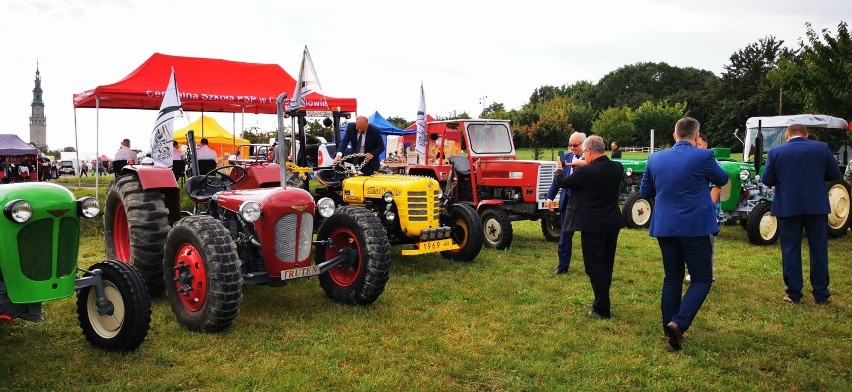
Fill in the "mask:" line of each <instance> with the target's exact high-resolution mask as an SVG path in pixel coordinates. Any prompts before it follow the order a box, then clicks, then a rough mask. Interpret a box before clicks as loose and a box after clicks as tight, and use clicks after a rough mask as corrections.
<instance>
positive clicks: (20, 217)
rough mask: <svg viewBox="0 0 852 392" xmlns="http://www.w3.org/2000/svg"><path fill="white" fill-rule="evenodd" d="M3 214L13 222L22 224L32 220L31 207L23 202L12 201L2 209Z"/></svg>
mask: <svg viewBox="0 0 852 392" xmlns="http://www.w3.org/2000/svg"><path fill="white" fill-rule="evenodd" d="M3 213H4V214H5V215H6V217H7V218H9V219H11V220H13V221H15V222H18V223H24V222H26V221H28V220H30V218H32V216H33V207H32V206H31V205H30V203H27V202H26V201H25V200H20V199H18V200H12V201H10V202H9V203H7V204H6V207H3Z"/></svg>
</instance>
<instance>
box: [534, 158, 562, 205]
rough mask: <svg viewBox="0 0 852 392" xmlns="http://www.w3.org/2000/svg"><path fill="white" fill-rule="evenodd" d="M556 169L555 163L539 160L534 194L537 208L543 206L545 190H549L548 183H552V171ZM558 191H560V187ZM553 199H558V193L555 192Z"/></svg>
mask: <svg viewBox="0 0 852 392" xmlns="http://www.w3.org/2000/svg"><path fill="white" fill-rule="evenodd" d="M554 171H556V164H555V163H553V162H540V164H539V166H538V189H537V192H536V194H537V195H538V196H536V204H537V205H538V208H539V209H542V208H545V206H544V201H545V200H547V191H549V190H550V184H552V183H553V172H554ZM559 192H562V190H561V189H560V190H559ZM553 200H559V194H558V193H557V194H556V197H554V199H553Z"/></svg>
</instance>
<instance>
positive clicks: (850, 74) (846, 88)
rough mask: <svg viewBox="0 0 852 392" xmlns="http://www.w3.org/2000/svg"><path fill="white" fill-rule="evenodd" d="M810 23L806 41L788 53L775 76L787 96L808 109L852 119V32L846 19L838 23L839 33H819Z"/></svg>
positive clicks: (825, 31)
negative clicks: (835, 34) (834, 34)
mask: <svg viewBox="0 0 852 392" xmlns="http://www.w3.org/2000/svg"><path fill="white" fill-rule="evenodd" d="M806 26H807V32H806V37H807V38H806V40H799V49H798V50H797V51H796V52H795V53H785V55H784V56H783V57H784V58H783V60H781V61H780V62H779V69H778V70H777V71H776V72H777V74H774V75H772V76H773V79H774V80H777V81H780V82H781V83H782V84H783V86H784V87H785V95H786V96H787V97H788V98H789V99H790V100H792V101H794V102H797V103H799V104H801V105H802V106H803V107H804V109H805V110H806V111H808V112H812V113H820V114H830V115H833V116H839V117H843V118H850V117H852V35H850V33H849V29H848V27H847V25H846V22H840V24H839V25H838V26H837V36H833V35H832V34H831V32H830V31H829V30H828V29H823V30H822V32H821V34H820V33H817V32H816V31H814V30H813V28H812V27H811V24H810V23H807V24H806ZM787 102H789V101H787ZM787 102H785V103H784V104H785V105H787Z"/></svg>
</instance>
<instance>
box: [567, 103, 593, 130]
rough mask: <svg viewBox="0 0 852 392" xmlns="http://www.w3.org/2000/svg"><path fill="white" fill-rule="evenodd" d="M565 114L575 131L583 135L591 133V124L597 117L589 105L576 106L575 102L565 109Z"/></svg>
mask: <svg viewBox="0 0 852 392" xmlns="http://www.w3.org/2000/svg"><path fill="white" fill-rule="evenodd" d="M565 114H567V115H568V121H569V122H570V123H571V124H570V125H571V127H572V128H573V129H574V130H575V131H577V132H583V133H589V132H591V130H592V123H594V121H595V118H596V117H597V115H598V113H597V112H596V111H595V109H592V104H591V103H588V102H587V103H583V104H578V103H577V101H576V100H574V103H573V104H572V105H569V106H568V107H567V108H566V109H565Z"/></svg>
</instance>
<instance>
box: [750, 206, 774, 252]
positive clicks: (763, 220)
mask: <svg viewBox="0 0 852 392" xmlns="http://www.w3.org/2000/svg"><path fill="white" fill-rule="evenodd" d="M771 211H772V202H768V201H761V202H760V203H757V205H756V206H754V209H753V210H751V212H749V214H748V218H747V219H748V222H747V223H746V232H747V233H748V240H749V242H751V243H752V244H755V245H772V244H774V243H775V242H776V241H778V219H777V218H775V217H774V216H772V213H771Z"/></svg>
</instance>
